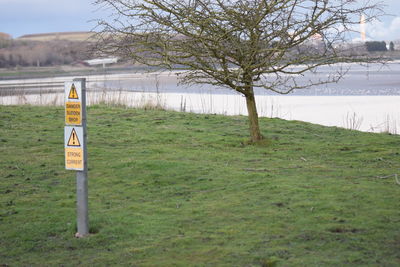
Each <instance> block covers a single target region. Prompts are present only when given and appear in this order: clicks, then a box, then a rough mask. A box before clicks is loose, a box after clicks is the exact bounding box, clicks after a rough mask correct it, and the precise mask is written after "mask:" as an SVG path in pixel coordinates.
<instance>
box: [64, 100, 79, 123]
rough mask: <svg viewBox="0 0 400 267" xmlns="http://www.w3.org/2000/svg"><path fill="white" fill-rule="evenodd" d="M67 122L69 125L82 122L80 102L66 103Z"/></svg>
mask: <svg viewBox="0 0 400 267" xmlns="http://www.w3.org/2000/svg"><path fill="white" fill-rule="evenodd" d="M65 123H66V124H67V125H81V124H82V105H81V103H80V102H66V103H65Z"/></svg>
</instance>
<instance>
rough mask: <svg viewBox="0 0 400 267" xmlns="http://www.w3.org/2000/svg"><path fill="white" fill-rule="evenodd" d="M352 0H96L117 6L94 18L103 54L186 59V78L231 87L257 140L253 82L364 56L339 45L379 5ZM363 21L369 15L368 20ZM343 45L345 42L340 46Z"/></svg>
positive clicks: (286, 88) (279, 87) (285, 79)
mask: <svg viewBox="0 0 400 267" xmlns="http://www.w3.org/2000/svg"><path fill="white" fill-rule="evenodd" d="M360 2H363V1H359V0H358V1H356V0H227V1H224V0H183V1H181V0H97V1H96V3H97V4H99V5H102V6H104V7H106V8H111V9H112V10H113V11H114V15H115V16H114V17H113V19H112V20H110V21H107V20H101V21H99V27H100V33H99V34H98V41H99V42H98V44H99V47H98V48H97V49H99V50H100V51H102V52H103V53H104V52H105V53H111V54H119V55H121V56H125V57H129V58H131V59H133V60H135V61H137V62H140V63H144V64H146V65H153V66H158V67H165V68H176V67H177V66H183V67H184V68H185V69H186V70H187V73H186V74H185V75H184V76H183V77H182V82H184V83H189V84H190V83H206V84H212V85H217V86H224V87H228V88H230V89H232V90H235V91H236V92H239V93H240V94H242V95H243V96H244V97H245V99H246V103H247V110H248V118H249V124H250V134H251V140H252V141H257V140H260V139H262V138H263V137H262V135H261V133H260V129H259V123H258V114H257V108H256V102H255V95H254V89H256V88H264V89H267V90H271V91H274V92H277V93H281V94H288V93H289V92H291V91H293V90H295V89H299V88H308V87H310V86H312V85H316V84H323V83H328V82H335V81H337V80H338V79H340V77H342V74H343V73H342V72H341V71H340V70H338V71H337V72H336V73H332V75H330V76H329V77H327V78H326V79H325V80H317V81H316V80H309V81H308V82H306V83H304V82H303V83H299V82H298V80H297V77H298V76H301V75H304V74H305V73H306V72H309V71H315V70H316V68H317V67H319V66H322V65H332V64H336V63H339V62H350V61H352V62H353V61H359V60H361V61H362V60H366V59H365V58H357V59H356V58H354V57H349V56H346V53H342V52H340V51H338V50H337V49H336V48H337V47H338V46H337V45H338V44H340V43H342V42H343V40H345V38H346V34H348V33H349V31H352V30H354V29H355V25H357V24H359V22H360V20H359V18H360V16H361V14H367V16H368V18H369V19H371V18H373V17H374V16H376V15H377V12H376V11H377V6H376V5H375V4H373V3H371V1H364V3H360ZM367 20H368V19H367ZM341 47H343V46H341Z"/></svg>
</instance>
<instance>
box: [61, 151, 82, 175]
mask: <svg viewBox="0 0 400 267" xmlns="http://www.w3.org/2000/svg"><path fill="white" fill-rule="evenodd" d="M65 167H66V169H75V170H83V168H84V166H83V149H82V148H74V147H67V148H65Z"/></svg>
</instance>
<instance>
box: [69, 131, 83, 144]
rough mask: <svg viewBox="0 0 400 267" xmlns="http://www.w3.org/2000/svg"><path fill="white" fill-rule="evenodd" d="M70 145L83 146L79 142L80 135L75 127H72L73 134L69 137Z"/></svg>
mask: <svg viewBox="0 0 400 267" xmlns="http://www.w3.org/2000/svg"><path fill="white" fill-rule="evenodd" d="M67 145H68V146H81V143H80V142H79V139H78V135H77V134H76V131H75V128H72V131H71V135H70V137H69V139H68V143H67Z"/></svg>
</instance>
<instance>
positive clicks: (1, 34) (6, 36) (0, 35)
mask: <svg viewBox="0 0 400 267" xmlns="http://www.w3.org/2000/svg"><path fill="white" fill-rule="evenodd" d="M0 39H2V40H11V39H12V37H11V35H9V34H8V33H5V32H0Z"/></svg>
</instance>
